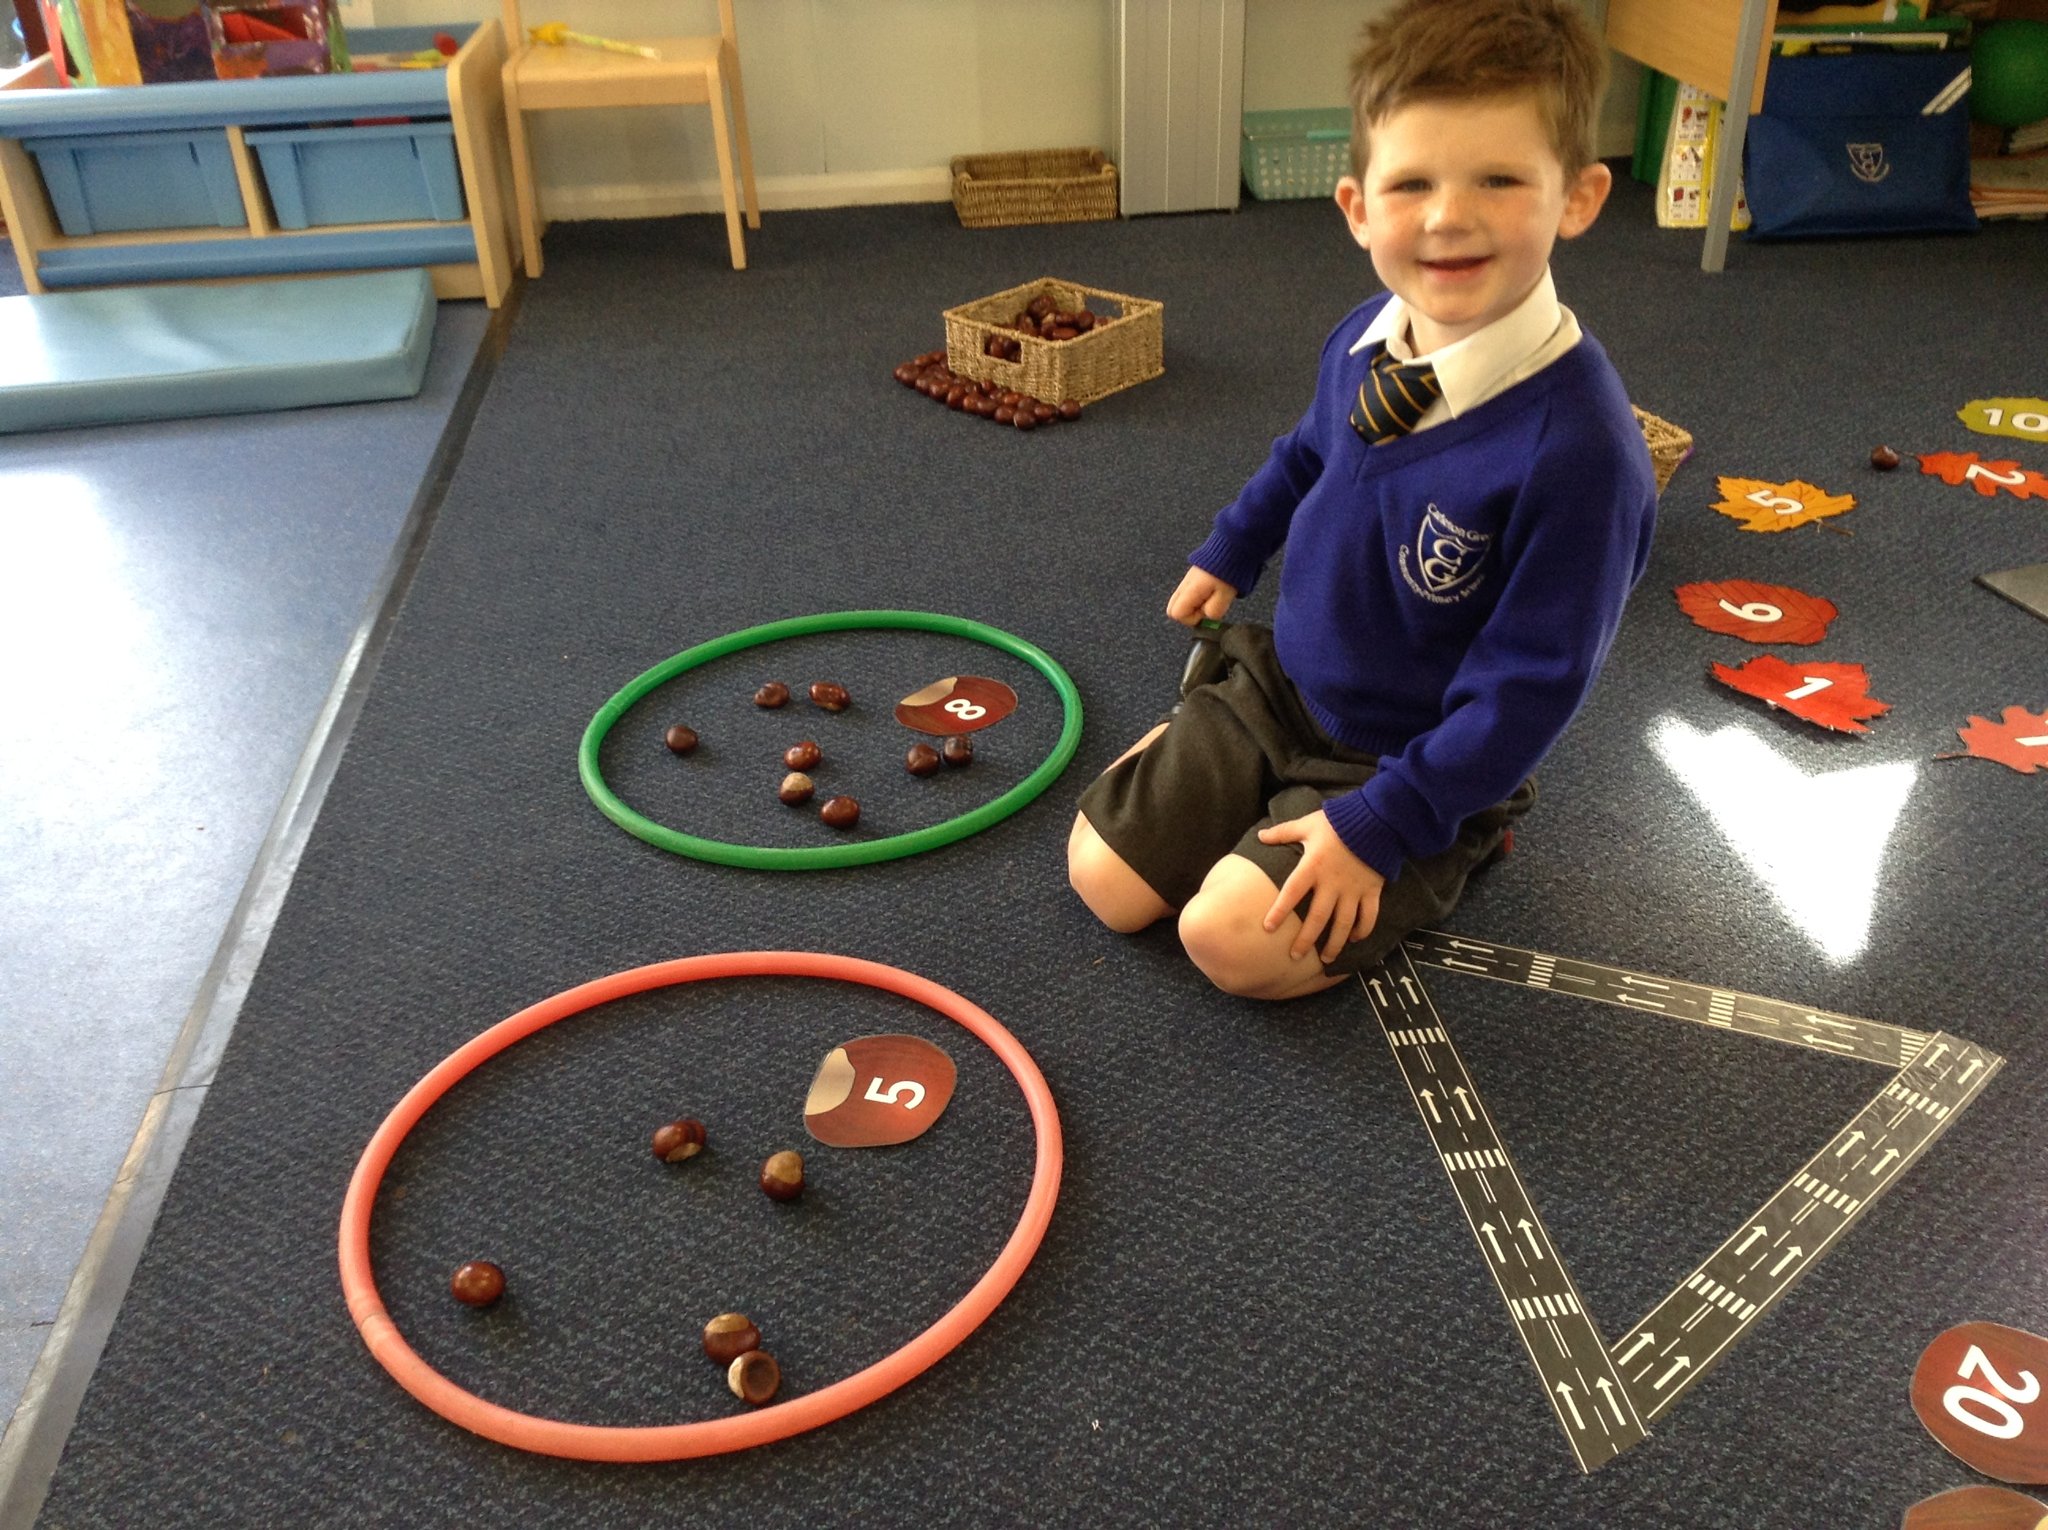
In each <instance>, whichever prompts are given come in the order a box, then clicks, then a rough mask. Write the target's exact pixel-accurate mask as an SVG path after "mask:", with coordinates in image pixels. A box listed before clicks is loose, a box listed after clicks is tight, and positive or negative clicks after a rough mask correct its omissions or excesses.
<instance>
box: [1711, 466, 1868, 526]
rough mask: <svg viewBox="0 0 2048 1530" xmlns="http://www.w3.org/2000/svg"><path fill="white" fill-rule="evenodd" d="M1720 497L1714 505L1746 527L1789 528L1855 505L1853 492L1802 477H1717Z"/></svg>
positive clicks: (1852, 507)
mask: <svg viewBox="0 0 2048 1530" xmlns="http://www.w3.org/2000/svg"><path fill="white" fill-rule="evenodd" d="M1716 482H1717V483H1718V484H1719V486H1720V490H1721V497H1720V498H1719V499H1717V500H1716V501H1714V508H1715V509H1716V510H1718V511H1720V512H1721V513H1722V514H1723V515H1727V516H1733V517H1734V518H1735V519H1736V520H1738V521H1740V522H1742V529H1743V530H1744V531H1790V530H1791V529H1792V528H1793V527H1794V526H1804V525H1806V524H1807V523H1808V522H1811V521H1818V520H1825V519H1826V518H1827V517H1828V516H1831V515H1841V514H1843V513H1844V512H1846V511H1849V510H1854V509H1855V508H1856V496H1855V495H1853V494H1830V493H1828V491H1827V490H1826V489H1820V488H1816V487H1814V486H1813V485H1812V484H1810V483H1806V482H1804V481H1803V480H1801V479H1797V478H1795V479H1793V480H1792V481H1791V482H1790V483H1769V482H1767V481H1765V480H1764V479H1761V478H1721V479H1718V480H1716Z"/></svg>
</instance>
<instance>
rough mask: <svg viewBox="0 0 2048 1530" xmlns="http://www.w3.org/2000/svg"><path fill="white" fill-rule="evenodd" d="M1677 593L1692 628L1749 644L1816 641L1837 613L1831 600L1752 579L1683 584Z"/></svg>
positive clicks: (1679, 605) (1681, 607)
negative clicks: (1692, 625)
mask: <svg viewBox="0 0 2048 1530" xmlns="http://www.w3.org/2000/svg"><path fill="white" fill-rule="evenodd" d="M1673 593H1674V594H1676V595H1677V596H1678V608H1679V609H1680V610H1681V611H1683V612H1684V613H1685V614H1686V615H1687V616H1689V617H1691V618H1692V619H1693V623H1694V625H1696V626H1700V627H1704V628H1706V629H1707V631H1709V632H1720V633H1725V634H1726V635H1728V636H1729V637H1739V638H1742V639H1744V640H1745V641H1747V642H1751V643H1797V644H1807V643H1818V642H1819V641H1820V640H1821V639H1822V638H1824V637H1826V636H1827V634H1828V623H1829V622H1831V621H1833V620H1834V619H1835V616H1836V614H1837V613H1836V611H1835V604H1834V602H1833V601H1831V600H1822V599H1821V598H1820V597H1819V596H1817V595H1809V594H1807V593H1806V592H1805V591H1804V590H1795V589H1793V588H1792V587H1791V586H1789V585H1783V584H1758V583H1757V582H1756V581H1754V580H1751V579H1723V580H1720V581H1718V582H1711V581H1702V582H1700V583H1698V584H1681V585H1680V586H1679V587H1678V588H1677V589H1676V590H1675V591H1674V592H1673Z"/></svg>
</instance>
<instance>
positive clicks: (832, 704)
mask: <svg viewBox="0 0 2048 1530" xmlns="http://www.w3.org/2000/svg"><path fill="white" fill-rule="evenodd" d="M811 703H812V705H814V706H821V707H823V708H824V709H825V710H826V711H828V712H844V711H845V710H846V709H847V708H848V707H849V706H851V705H853V698H852V697H851V696H849V695H847V694H846V687H845V686H843V685H834V684H833V683H832V682H831V681H830V680H814V681H812V682H811Z"/></svg>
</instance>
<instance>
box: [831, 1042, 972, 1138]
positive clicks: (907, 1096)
mask: <svg viewBox="0 0 2048 1530" xmlns="http://www.w3.org/2000/svg"><path fill="white" fill-rule="evenodd" d="M955 1076H956V1075H955V1070H954V1067H953V1059H952V1058H950V1057H948V1056H947V1055H946V1054H945V1053H944V1052H942V1051H940V1050H939V1049H938V1048H937V1047H935V1046H933V1045H932V1044H931V1043H930V1042H929V1041H926V1040H925V1039H924V1038H922V1037H920V1036H861V1037H858V1038H856V1039H855V1040H853V1041H849V1042H847V1043H846V1044H845V1045H843V1046H837V1047H834V1048H833V1049H832V1050H831V1051H830V1052H828V1053H826V1054H825V1060H824V1061H823V1062H822V1063H820V1064H819V1065H818V1075H817V1077H816V1078H814V1079H812V1080H811V1092H810V1095H809V1097H808V1098H806V1099H805V1101H804V1125H805V1126H806V1127H808V1128H809V1129H810V1133H811V1135H812V1136H813V1137H815V1138H817V1139H818V1141H820V1142H822V1143H824V1144H825V1145H826V1146H827V1147H888V1146H890V1145H892V1144H894V1143H898V1142H908V1141H910V1140H911V1138H913V1137H921V1136H923V1135H924V1133H925V1132H927V1131H929V1130H930V1129H931V1124H932V1123H933V1122H934V1121H936V1120H938V1119H939V1114H940V1112H942V1111H943V1110H944V1109H945V1108H946V1105H947V1102H948V1101H950V1100H951V1099H952V1098H953V1082H954V1078H955Z"/></svg>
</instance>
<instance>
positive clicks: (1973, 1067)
mask: <svg viewBox="0 0 2048 1530" xmlns="http://www.w3.org/2000/svg"><path fill="white" fill-rule="evenodd" d="M1983 1066H1984V1059H1983V1058H1981V1057H1973V1058H1971V1059H1970V1066H1969V1067H1967V1068H1965V1069H1963V1076H1962V1077H1961V1078H1959V1079H1957V1080H1956V1082H1957V1083H1959V1084H1967V1083H1968V1082H1969V1081H1970V1075H1971V1074H1972V1073H1975V1072H1976V1071H1977V1070H1978V1069H1979V1068H1981V1067H1983Z"/></svg>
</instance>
